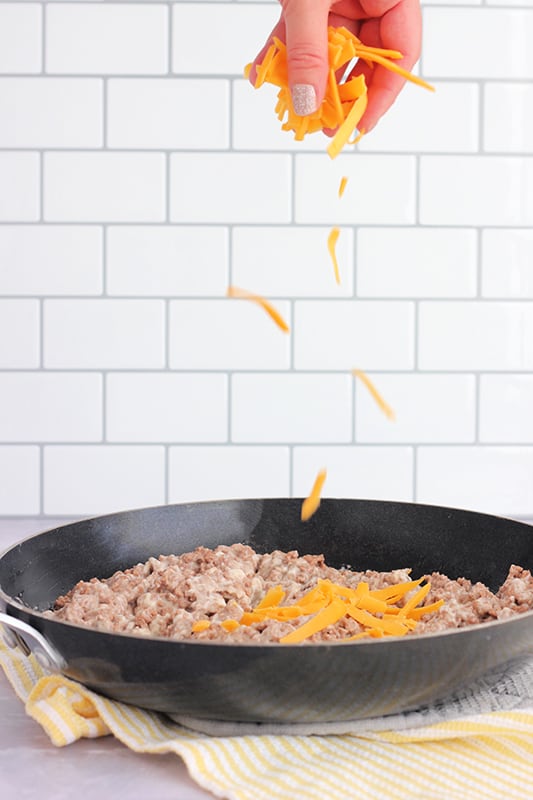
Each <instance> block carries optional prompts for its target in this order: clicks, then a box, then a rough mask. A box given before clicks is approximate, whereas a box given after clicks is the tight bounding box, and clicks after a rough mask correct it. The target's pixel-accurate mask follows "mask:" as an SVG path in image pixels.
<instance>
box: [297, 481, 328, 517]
mask: <svg viewBox="0 0 533 800" xmlns="http://www.w3.org/2000/svg"><path fill="white" fill-rule="evenodd" d="M326 475H327V472H326V470H325V469H322V470H320V472H319V473H318V475H317V476H316V478H315V482H314V484H313V488H312V489H311V494H310V495H309V497H306V498H305V500H304V501H303V503H302V510H301V518H302V522H307V520H308V519H309V518H310V517H312V516H313V514H314V513H315V511H316V510H317V509H318V507H319V505H320V494H321V492H322V488H323V486H324V482H325V480H326Z"/></svg>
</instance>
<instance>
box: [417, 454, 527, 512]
mask: <svg viewBox="0 0 533 800" xmlns="http://www.w3.org/2000/svg"><path fill="white" fill-rule="evenodd" d="M532 475H533V447H489V446H484V447H483V446H481V447H444V446H440V447H420V449H419V451H418V480H417V493H416V499H417V501H418V502H420V503H434V504H436V505H443V506H455V507H457V508H467V509H473V510H474V511H483V512H486V513H488V514H502V515H504V516H518V517H520V516H527V515H528V514H530V513H531V476H532Z"/></svg>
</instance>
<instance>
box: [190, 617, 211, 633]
mask: <svg viewBox="0 0 533 800" xmlns="http://www.w3.org/2000/svg"><path fill="white" fill-rule="evenodd" d="M210 625H211V623H210V622H209V620H207V619H199V620H198V621H197V622H194V623H193V626H192V628H191V631H192V632H193V633H201V631H206V630H207V629H208V628H209V626H210Z"/></svg>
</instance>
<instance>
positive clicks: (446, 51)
mask: <svg viewBox="0 0 533 800" xmlns="http://www.w3.org/2000/svg"><path fill="white" fill-rule="evenodd" d="M480 31H482V33H481V34H480ZM532 36H533V12H532V11H530V10H527V9H523V10H518V9H508V8H453V9H452V8H444V7H441V8H426V9H424V55H423V65H424V74H425V76H426V77H428V78H433V77H435V78H461V79H464V78H519V79H524V78H526V79H527V78H531V77H533V52H532V51H531V48H530V46H529V42H530V41H531V38H532ZM450 42H453V46H452V47H451V48H450Z"/></svg>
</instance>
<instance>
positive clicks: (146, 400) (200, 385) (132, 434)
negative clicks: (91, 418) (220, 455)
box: [107, 373, 228, 442]
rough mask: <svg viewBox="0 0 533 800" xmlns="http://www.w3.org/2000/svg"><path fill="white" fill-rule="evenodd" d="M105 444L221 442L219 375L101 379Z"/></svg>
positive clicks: (222, 388)
mask: <svg viewBox="0 0 533 800" xmlns="http://www.w3.org/2000/svg"><path fill="white" fill-rule="evenodd" d="M107 435H108V439H109V441H111V442H224V441H226V440H227V435H228V409H227V378H226V376H225V375H201V374H188V375H184V374H181V375H173V374H170V373H152V374H138V373H115V374H111V375H109V376H108V379H107Z"/></svg>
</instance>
